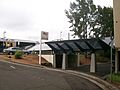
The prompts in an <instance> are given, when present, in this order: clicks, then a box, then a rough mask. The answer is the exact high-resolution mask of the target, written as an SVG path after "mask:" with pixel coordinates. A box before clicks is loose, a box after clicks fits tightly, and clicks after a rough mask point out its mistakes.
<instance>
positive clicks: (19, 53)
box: [15, 51, 23, 59]
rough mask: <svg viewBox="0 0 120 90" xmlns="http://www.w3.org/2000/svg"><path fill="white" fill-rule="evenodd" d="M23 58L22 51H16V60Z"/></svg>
mask: <svg viewBox="0 0 120 90" xmlns="http://www.w3.org/2000/svg"><path fill="white" fill-rule="evenodd" d="M22 56H23V52H22V51H16V52H15V58H16V59H21V58H22Z"/></svg>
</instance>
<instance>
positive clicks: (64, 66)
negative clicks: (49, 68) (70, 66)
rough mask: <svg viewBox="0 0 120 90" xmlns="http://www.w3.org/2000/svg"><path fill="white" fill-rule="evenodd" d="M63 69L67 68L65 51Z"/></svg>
mask: <svg viewBox="0 0 120 90" xmlns="http://www.w3.org/2000/svg"><path fill="white" fill-rule="evenodd" d="M62 69H64V70H65V69H66V54H65V53H63V60H62Z"/></svg>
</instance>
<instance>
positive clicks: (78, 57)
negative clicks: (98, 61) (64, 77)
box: [77, 53, 80, 67]
mask: <svg viewBox="0 0 120 90" xmlns="http://www.w3.org/2000/svg"><path fill="white" fill-rule="evenodd" d="M79 66H80V53H78V54H77V67H79Z"/></svg>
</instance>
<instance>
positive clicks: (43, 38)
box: [41, 31, 48, 40]
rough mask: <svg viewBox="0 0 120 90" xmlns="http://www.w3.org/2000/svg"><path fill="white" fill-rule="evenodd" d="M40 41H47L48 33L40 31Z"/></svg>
mask: <svg viewBox="0 0 120 90" xmlns="http://www.w3.org/2000/svg"><path fill="white" fill-rule="evenodd" d="M41 40H48V32H44V31H41Z"/></svg>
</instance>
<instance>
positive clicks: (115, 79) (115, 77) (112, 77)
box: [107, 73, 120, 83]
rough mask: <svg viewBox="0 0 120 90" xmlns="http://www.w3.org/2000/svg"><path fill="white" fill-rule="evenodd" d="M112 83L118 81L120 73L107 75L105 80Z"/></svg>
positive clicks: (119, 80)
mask: <svg viewBox="0 0 120 90" xmlns="http://www.w3.org/2000/svg"><path fill="white" fill-rule="evenodd" d="M110 79H111V81H112V82H114V83H120V73H117V74H112V75H109V76H108V78H107V80H110Z"/></svg>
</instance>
